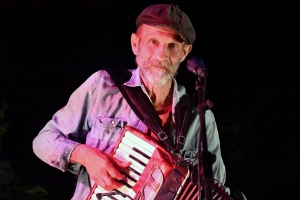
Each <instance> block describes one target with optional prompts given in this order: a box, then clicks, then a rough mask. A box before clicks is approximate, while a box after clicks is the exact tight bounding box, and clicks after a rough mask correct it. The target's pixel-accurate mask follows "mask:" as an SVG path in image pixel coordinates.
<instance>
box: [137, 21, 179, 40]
mask: <svg viewBox="0 0 300 200" xmlns="http://www.w3.org/2000/svg"><path fill="white" fill-rule="evenodd" d="M149 30H150V31H149ZM151 31H152V32H151ZM143 32H144V33H146V34H147V33H148V34H150V33H153V35H154V34H155V33H157V34H160V35H165V36H169V37H171V38H173V39H174V40H175V41H177V42H180V43H182V42H184V39H183V38H182V36H181V35H180V34H179V33H178V32H177V31H175V30H174V29H172V28H169V27H166V26H162V25H157V26H149V25H146V24H143V25H141V26H140V27H139V28H138V29H137V31H136V34H137V35H139V36H143V35H144V34H142V33H143Z"/></svg>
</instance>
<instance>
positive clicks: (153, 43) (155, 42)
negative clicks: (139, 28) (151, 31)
mask: <svg viewBox="0 0 300 200" xmlns="http://www.w3.org/2000/svg"><path fill="white" fill-rule="evenodd" d="M149 43H150V44H152V45H158V44H159V43H158V41H157V40H154V39H151V40H149Z"/></svg>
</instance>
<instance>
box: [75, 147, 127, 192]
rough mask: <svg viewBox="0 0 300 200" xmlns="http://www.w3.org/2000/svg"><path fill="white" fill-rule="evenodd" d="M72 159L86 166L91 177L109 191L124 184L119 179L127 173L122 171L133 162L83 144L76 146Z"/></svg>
mask: <svg viewBox="0 0 300 200" xmlns="http://www.w3.org/2000/svg"><path fill="white" fill-rule="evenodd" d="M70 161H71V162H73V163H74V162H77V163H80V164H82V165H83V166H85V167H86V169H87V172H88V173H89V175H90V177H91V179H93V180H94V181H95V182H96V183H97V184H98V185H100V186H101V187H102V188H103V189H105V190H107V191H112V190H113V189H116V188H119V187H121V186H122V185H123V184H122V183H120V182H119V181H118V180H122V179H124V178H125V175H124V174H122V173H120V171H125V170H126V169H125V168H126V167H128V166H129V165H130V164H131V163H130V162H122V161H120V160H118V159H116V158H114V157H112V156H111V155H108V154H106V153H104V152H102V151H100V150H98V149H95V148H92V147H90V146H87V145H83V144H79V145H77V146H76V147H75V149H74V150H73V152H72V154H71V157H70Z"/></svg>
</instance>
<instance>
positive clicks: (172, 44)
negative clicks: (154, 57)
mask: <svg viewBox="0 0 300 200" xmlns="http://www.w3.org/2000/svg"><path fill="white" fill-rule="evenodd" d="M168 47H169V48H170V49H175V48H178V47H179V45H178V44H176V43H169V44H168Z"/></svg>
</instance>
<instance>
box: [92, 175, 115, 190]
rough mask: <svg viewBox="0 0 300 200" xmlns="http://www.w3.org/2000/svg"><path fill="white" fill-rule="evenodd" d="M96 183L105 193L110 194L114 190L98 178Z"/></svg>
mask: <svg viewBox="0 0 300 200" xmlns="http://www.w3.org/2000/svg"><path fill="white" fill-rule="evenodd" d="M96 182H97V184H98V185H100V186H101V187H102V188H103V189H104V190H106V191H109V192H111V191H112V190H113V189H114V188H112V187H110V186H109V185H107V184H106V182H105V181H104V180H103V179H102V178H99V179H98V180H97V181H96Z"/></svg>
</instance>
